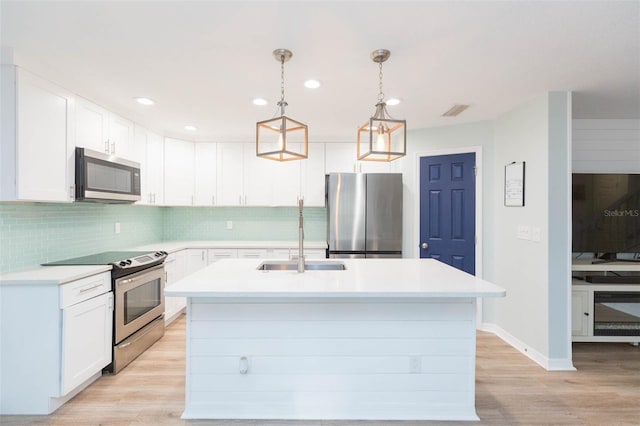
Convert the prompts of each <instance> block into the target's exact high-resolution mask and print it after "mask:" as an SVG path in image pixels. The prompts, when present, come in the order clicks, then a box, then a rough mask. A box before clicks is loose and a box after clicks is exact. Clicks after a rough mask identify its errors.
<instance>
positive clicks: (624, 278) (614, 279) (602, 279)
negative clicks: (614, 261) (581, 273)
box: [584, 275, 640, 284]
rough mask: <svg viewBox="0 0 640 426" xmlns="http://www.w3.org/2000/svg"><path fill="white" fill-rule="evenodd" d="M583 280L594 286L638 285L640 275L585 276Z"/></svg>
mask: <svg viewBox="0 0 640 426" xmlns="http://www.w3.org/2000/svg"><path fill="white" fill-rule="evenodd" d="M584 280H585V281H586V282H588V283H594V284H640V275H585V277H584Z"/></svg>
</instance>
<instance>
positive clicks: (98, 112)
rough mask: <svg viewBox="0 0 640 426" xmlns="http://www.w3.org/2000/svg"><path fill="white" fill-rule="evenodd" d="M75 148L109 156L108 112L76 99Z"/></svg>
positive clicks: (83, 100) (84, 100)
mask: <svg viewBox="0 0 640 426" xmlns="http://www.w3.org/2000/svg"><path fill="white" fill-rule="evenodd" d="M75 128H76V146H79V147H82V148H88V149H92V150H94V151H99V152H104V153H105V154H109V153H110V151H111V147H110V146H109V111H107V110H106V109H104V108H102V107H100V106H98V105H96V104H94V103H92V102H89V101H88V100H86V99H83V98H77V102H76V123H75Z"/></svg>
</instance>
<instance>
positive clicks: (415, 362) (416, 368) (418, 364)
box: [409, 356, 422, 374]
mask: <svg viewBox="0 0 640 426" xmlns="http://www.w3.org/2000/svg"><path fill="white" fill-rule="evenodd" d="M409 372H410V373H412V374H417V373H420V372H422V358H420V357H419V356H411V357H409Z"/></svg>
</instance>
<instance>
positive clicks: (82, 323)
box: [60, 292, 113, 395]
mask: <svg viewBox="0 0 640 426" xmlns="http://www.w3.org/2000/svg"><path fill="white" fill-rule="evenodd" d="M62 312H63V314H62V382H61V388H60V394H61V395H66V394H67V393H68V392H70V391H71V390H73V389H74V388H75V387H76V386H78V385H79V384H81V383H82V382H84V381H85V380H87V379H88V378H89V377H91V376H93V375H94V374H96V373H98V372H100V371H101V370H102V368H104V367H106V366H107V365H109V363H111V351H112V341H111V337H112V327H113V293H112V292H109V293H105V294H103V295H101V296H97V297H94V298H92V299H89V300H86V301H84V302H81V303H77V304H75V305H72V306H69V307H67V308H65V309H63V311H62Z"/></svg>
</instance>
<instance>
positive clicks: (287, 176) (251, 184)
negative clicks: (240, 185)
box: [244, 144, 300, 206]
mask: <svg viewBox="0 0 640 426" xmlns="http://www.w3.org/2000/svg"><path fill="white" fill-rule="evenodd" d="M244 194H245V196H246V202H245V204H246V205H249V206H295V205H297V204H296V203H297V202H298V197H299V196H300V161H297V160H296V161H283V162H280V161H273V160H266V159H264V158H261V157H258V156H256V150H255V145H254V144H245V146H244Z"/></svg>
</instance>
